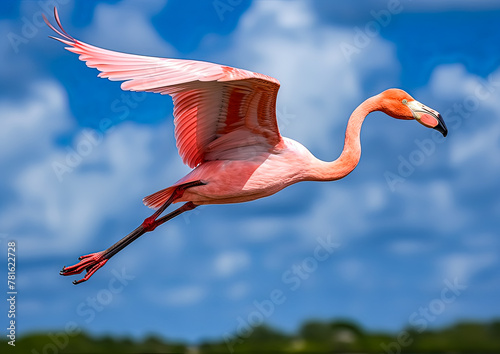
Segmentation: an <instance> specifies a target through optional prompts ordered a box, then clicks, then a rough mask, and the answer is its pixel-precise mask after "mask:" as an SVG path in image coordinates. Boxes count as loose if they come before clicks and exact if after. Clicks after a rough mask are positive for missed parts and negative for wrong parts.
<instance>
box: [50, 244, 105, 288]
mask: <svg viewBox="0 0 500 354" xmlns="http://www.w3.org/2000/svg"><path fill="white" fill-rule="evenodd" d="M103 254H104V252H96V253H90V254H87V255H85V256H81V257H80V258H78V259H79V260H80V262H78V263H77V264H75V265H72V266H69V267H63V269H62V270H61V272H60V273H59V274H61V275H75V274H80V273H81V272H83V271H84V270H85V271H87V273H86V274H85V276H84V277H83V278H82V279H80V280H74V281H73V284H75V285H76V284H80V283H83V282H84V281H87V280H89V279H90V277H91V276H92V275H93V274H94V273H95V272H97V270H98V269H99V268H101V267H102V266H104V265H105V264H106V262H107V261H108V260H109V258H104V255H103Z"/></svg>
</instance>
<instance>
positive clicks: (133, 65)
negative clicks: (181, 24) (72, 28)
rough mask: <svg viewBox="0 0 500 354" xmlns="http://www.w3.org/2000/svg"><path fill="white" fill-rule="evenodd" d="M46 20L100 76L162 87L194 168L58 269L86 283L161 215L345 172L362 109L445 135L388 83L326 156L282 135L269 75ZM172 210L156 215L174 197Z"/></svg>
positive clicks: (134, 86) (355, 148)
mask: <svg viewBox="0 0 500 354" xmlns="http://www.w3.org/2000/svg"><path fill="white" fill-rule="evenodd" d="M54 17H55V20H56V22H57V25H58V26H59V29H57V28H55V27H54V26H52V25H51V24H50V22H49V21H48V20H47V18H46V17H45V16H44V20H45V22H46V23H47V25H48V26H49V27H50V28H51V29H52V30H54V31H55V32H56V33H57V34H58V35H59V36H60V37H51V38H54V39H56V40H58V41H60V42H62V43H64V44H66V45H68V47H66V49H67V50H69V51H71V52H74V53H77V54H79V55H80V56H79V59H80V60H82V61H85V62H86V64H87V66H88V67H90V68H96V69H97V70H99V71H100V73H99V75H98V76H99V77H103V78H108V79H109V80H112V81H123V83H122V84H121V88H122V89H123V90H130V91H146V92H156V93H160V94H162V95H170V96H171V97H172V99H173V103H174V123H175V140H176V145H177V149H178V151H179V155H180V156H181V158H182V161H183V162H184V163H185V164H187V165H188V166H189V167H191V168H193V170H192V171H191V172H190V173H188V174H187V175H186V176H184V177H182V178H181V179H180V180H179V181H177V182H176V183H174V184H173V185H172V186H170V187H168V188H165V189H163V190H161V191H158V192H156V193H153V194H151V195H149V196H147V197H145V198H144V199H143V202H144V204H145V205H146V206H148V207H150V208H152V209H156V211H155V212H154V214H153V215H151V216H150V217H148V218H146V219H145V220H144V222H142V224H141V225H140V226H139V227H137V228H136V229H135V230H134V231H132V232H131V233H130V234H128V235H127V236H125V237H124V238H123V239H121V240H120V241H118V242H117V243H115V244H114V245H112V246H111V247H109V248H107V249H106V250H104V251H101V252H96V253H91V254H87V255H84V256H81V257H80V258H79V260H80V262H78V263H77V264H75V265H72V266H68V267H63V269H62V270H61V273H60V274H61V275H75V274H80V273H82V272H83V271H85V272H86V273H85V276H84V277H83V278H82V279H80V280H75V281H74V282H73V283H74V284H79V283H81V282H84V281H87V280H88V279H89V278H90V277H91V276H92V275H93V274H94V273H95V272H96V271H97V270H98V269H99V268H101V267H102V266H104V265H105V264H106V262H108V260H109V259H110V258H111V257H113V256H114V255H115V254H116V253H118V252H119V251H120V250H122V249H123V248H125V247H126V246H127V245H129V244H130V243H132V242H133V241H134V240H136V239H137V238H139V237H140V236H141V235H143V234H144V233H146V232H150V231H153V230H154V229H155V228H156V227H158V226H159V225H161V224H163V223H165V222H166V221H168V220H170V219H172V218H174V217H176V216H178V215H180V214H182V213H184V212H187V211H189V210H192V209H194V208H196V207H197V206H199V205H206V204H228V203H242V202H247V201H251V200H255V199H259V198H263V197H267V196H270V195H272V194H274V193H276V192H278V191H280V190H282V189H283V188H285V187H287V186H290V185H292V184H294V183H297V182H301V181H335V180H338V179H341V178H343V177H345V176H347V175H348V174H349V173H350V172H351V171H352V170H354V168H355V167H356V166H357V164H358V162H359V159H360V156H361V144H360V131H361V125H362V123H363V121H364V119H365V117H366V116H367V115H368V114H369V113H370V112H374V111H381V112H384V113H386V114H387V115H389V116H391V117H394V118H397V119H402V120H416V121H418V122H419V123H421V124H422V125H424V126H426V127H429V128H434V129H436V130H438V131H439V132H441V133H442V134H443V135H444V136H446V134H447V132H448V131H447V128H446V125H445V123H444V121H443V119H442V118H441V115H440V114H439V113H438V112H436V111H435V110H433V109H431V108H429V107H427V106H425V105H423V104H422V103H420V102H418V101H416V100H415V99H414V98H413V97H411V96H410V95H409V94H408V93H406V92H404V91H403V90H399V89H388V90H386V91H384V92H382V93H380V94H378V95H375V96H373V97H370V98H368V99H367V100H366V101H364V102H363V103H362V104H361V105H359V106H358V107H357V108H356V109H355V110H354V112H353V113H352V115H351V117H350V118H349V121H348V123H347V130H346V133H345V141H344V149H343V151H342V153H341V154H340V156H339V157H338V158H337V159H336V160H334V161H332V162H325V161H321V160H319V159H317V158H316V157H315V156H314V155H313V154H312V153H310V152H309V150H307V148H305V147H304V146H303V145H302V144H300V143H298V142H297V141H295V140H292V139H290V138H286V137H283V136H281V134H280V132H279V130H278V124H277V121H276V96H277V94H278V89H279V87H280V83H279V82H278V80H276V79H275V78H272V77H270V76H266V75H263V74H258V73H254V72H251V71H247V70H242V69H237V68H232V67H229V66H225V65H218V64H213V63H209V62H203V61H195V60H179V59H167V58H156V57H148V56H141V55H132V54H125V53H120V52H115V51H111V50H107V49H102V48H99V47H95V46H92V45H90V44H87V43H84V42H81V41H79V40H77V39H75V38H73V37H72V36H70V35H69V34H68V33H67V32H66V31H65V30H64V29H63V28H62V26H61V22H60V20H59V15H58V13H57V9H55V8H54ZM178 202H183V203H184V204H182V206H181V207H179V208H178V209H176V210H174V211H172V212H170V213H168V214H166V215H164V216H161V214H163V212H164V211H165V210H166V209H167V207H168V206H170V204H172V203H178Z"/></svg>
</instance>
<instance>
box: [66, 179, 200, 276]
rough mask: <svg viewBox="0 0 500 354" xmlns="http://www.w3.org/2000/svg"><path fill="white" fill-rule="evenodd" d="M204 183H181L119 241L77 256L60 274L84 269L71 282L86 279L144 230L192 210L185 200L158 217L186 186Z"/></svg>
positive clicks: (77, 272)
mask: <svg viewBox="0 0 500 354" xmlns="http://www.w3.org/2000/svg"><path fill="white" fill-rule="evenodd" d="M202 184H204V183H203V182H201V181H195V182H189V183H186V184H183V185H180V186H179V188H177V189H176V190H175V191H174V192H173V193H172V195H171V196H170V197H169V198H168V200H167V201H166V202H165V203H164V204H163V205H162V206H161V207H160V208H159V209H158V210H157V211H156V212H155V213H154V214H153V215H151V216H150V217H148V218H146V219H145V220H144V222H143V223H142V224H141V225H140V226H139V227H138V228H136V229H135V230H134V231H132V232H131V233H130V234H128V235H127V236H125V237H124V238H122V239H121V240H120V241H118V242H117V243H115V244H114V245H112V246H111V247H109V248H108V249H106V250H104V251H101V252H95V253H90V254H87V255H85V256H81V257H80V258H79V260H80V262H78V263H77V264H75V265H72V266H69V267H63V269H62V270H61V272H60V274H61V275H74V274H80V273H81V272H83V271H84V270H85V271H86V274H85V276H84V277H83V278H82V279H80V280H75V281H73V284H79V283H82V282H84V281H87V280H88V279H89V278H90V277H91V276H92V275H93V274H94V273H95V272H96V271H97V270H98V269H99V268H101V267H102V266H104V265H105V264H106V262H107V261H108V260H109V259H110V258H111V257H113V256H114V255H115V254H117V253H118V252H120V251H121V250H122V249H124V248H125V247H126V246H128V245H129V244H131V243H132V242H133V241H135V240H137V239H138V238H139V237H140V236H142V235H143V234H145V233H146V232H149V231H153V230H154V229H156V228H157V227H158V226H160V225H161V224H163V223H165V222H167V221H168V220H170V219H173V218H175V217H176V216H178V215H180V214H182V213H184V212H185V211H188V210H192V209H194V208H196V207H197V205H195V204H194V203H192V202H187V203H185V204H184V205H182V206H181V207H180V208H178V209H176V210H174V211H172V212H171V213H169V214H167V215H165V216H163V217H161V218H159V219H158V217H159V216H160V214H161V213H163V212H164V211H165V209H166V208H167V207H168V206H169V205H170V204H172V202H173V201H174V200H175V199H177V198H179V197H181V196H182V194H183V193H184V191H185V190H186V189H187V188H190V187H194V186H199V185H202Z"/></svg>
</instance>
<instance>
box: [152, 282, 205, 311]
mask: <svg viewBox="0 0 500 354" xmlns="http://www.w3.org/2000/svg"><path fill="white" fill-rule="evenodd" d="M205 296H206V290H205V288H203V287H201V286H198V285H186V286H181V287H177V288H173V289H167V290H164V291H163V292H160V293H158V292H155V294H152V296H151V297H150V298H151V299H152V301H155V302H157V303H159V304H163V305H167V306H172V307H177V306H192V305H195V304H197V303H199V302H200V301H202V300H203V299H204V298H205Z"/></svg>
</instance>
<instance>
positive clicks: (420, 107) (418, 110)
mask: <svg viewBox="0 0 500 354" xmlns="http://www.w3.org/2000/svg"><path fill="white" fill-rule="evenodd" d="M407 106H408V108H410V110H411V112H412V113H413V118H415V119H416V120H417V121H418V122H419V123H420V124H422V125H424V126H426V127H428V128H434V129H436V130H437V131H438V132H440V133H441V134H443V136H446V135H448V128H446V124H445V123H444V120H443V117H441V114H439V112H437V111H435V110H433V109H432V108H429V107H427V106H426V105H424V104H422V103H420V102H418V101H410V102H408V103H407Z"/></svg>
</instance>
